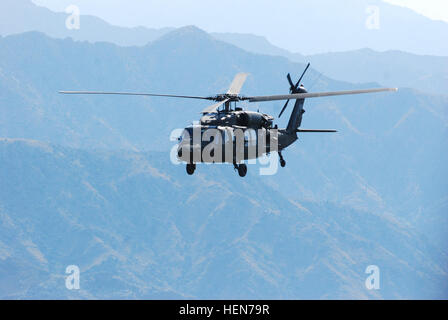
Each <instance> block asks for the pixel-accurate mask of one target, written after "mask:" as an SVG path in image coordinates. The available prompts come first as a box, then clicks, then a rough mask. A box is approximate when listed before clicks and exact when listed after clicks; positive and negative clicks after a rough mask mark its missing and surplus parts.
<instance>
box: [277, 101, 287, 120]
mask: <svg viewBox="0 0 448 320" xmlns="http://www.w3.org/2000/svg"><path fill="white" fill-rule="evenodd" d="M288 103H289V100H286V103H285V105H284V106H283V109H282V111H280V114H279V115H278V117H279V118H280V117H281V116H282V114H283V112H284V111H285V110H286V107H287V106H288Z"/></svg>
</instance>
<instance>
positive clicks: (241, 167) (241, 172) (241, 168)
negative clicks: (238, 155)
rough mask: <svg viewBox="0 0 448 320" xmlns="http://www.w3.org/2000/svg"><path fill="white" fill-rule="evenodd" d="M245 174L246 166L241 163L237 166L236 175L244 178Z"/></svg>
mask: <svg viewBox="0 0 448 320" xmlns="http://www.w3.org/2000/svg"><path fill="white" fill-rule="evenodd" d="M246 173H247V166H246V165H245V164H244V163H243V164H240V165H239V166H238V174H239V175H240V177H245V176H246Z"/></svg>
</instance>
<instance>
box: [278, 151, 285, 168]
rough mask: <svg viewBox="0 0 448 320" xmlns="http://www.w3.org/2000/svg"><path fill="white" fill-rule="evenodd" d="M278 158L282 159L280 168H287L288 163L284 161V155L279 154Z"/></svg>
mask: <svg viewBox="0 0 448 320" xmlns="http://www.w3.org/2000/svg"><path fill="white" fill-rule="evenodd" d="M278 156H279V157H280V166H281V167H282V168H284V167H285V166H286V161H285V159H283V155H282V153H281V152H279V153H278Z"/></svg>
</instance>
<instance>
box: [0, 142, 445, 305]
mask: <svg viewBox="0 0 448 320" xmlns="http://www.w3.org/2000/svg"><path fill="white" fill-rule="evenodd" d="M0 161H1V163H2V166H1V169H0V181H1V183H0V228H1V233H0V274H1V277H0V284H1V285H0V297H1V298H3V299H4V298H13V299H16V298H44V299H49V298H119V299H132V298H200V299H204V298H207V299H226V298H227V299H229V298H231V299H261V298H263V299H279V298H283V299H303V298H306V299H309V298H316V299H321V298H326V299H343V298H346V299H347V298H348V299H365V298H374V299H376V298H392V299H397V298H398V299H406V298H436V299H437V298H446V296H447V289H448V287H447V282H446V281H445V280H446V277H447V267H446V264H445V262H446V253H443V252H442V251H440V250H437V249H435V248H434V247H433V246H431V245H430V244H428V241H427V240H425V239H424V238H423V237H421V235H419V234H418V232H416V231H415V230H414V229H413V228H412V227H410V226H409V225H408V224H406V223H403V222H401V221H400V220H397V219H396V218H394V217H393V215H390V214H387V213H384V212H369V211H366V210H355V209H353V208H350V207H347V206H343V205H339V204H333V203H330V202H324V201H323V202H317V203H316V202H310V201H301V202H297V201H292V200H288V199H287V198H285V197H284V196H283V195H282V194H280V193H278V192H276V191H275V190H273V189H272V188H270V187H267V186H266V185H265V184H264V183H263V181H262V180H263V178H262V177H259V176H256V175H251V176H249V177H248V179H246V180H242V179H240V178H239V177H237V176H236V175H232V174H230V175H229V174H228V172H227V171H223V170H222V168H221V167H219V166H206V167H204V168H201V170H200V172H199V174H198V175H196V176H194V177H189V176H186V175H185V173H184V169H183V168H182V167H174V168H173V166H172V165H171V164H170V163H167V162H166V154H164V153H162V154H160V153H154V152H152V153H130V152H115V153H110V152H85V151H82V150H73V149H68V148H62V147H57V146H53V145H48V144H45V143H41V142H37V141H24V140H11V139H2V140H0ZM168 199H169V200H168ZM72 264H75V265H78V266H79V267H80V269H81V283H80V285H81V290H79V291H69V290H67V289H66V288H65V276H66V274H65V268H66V266H67V265H72ZM371 264H376V265H379V266H380V270H381V272H382V273H381V290H379V291H369V290H367V289H366V287H365V284H364V283H365V279H366V278H367V274H365V269H366V267H367V266H368V265H371Z"/></svg>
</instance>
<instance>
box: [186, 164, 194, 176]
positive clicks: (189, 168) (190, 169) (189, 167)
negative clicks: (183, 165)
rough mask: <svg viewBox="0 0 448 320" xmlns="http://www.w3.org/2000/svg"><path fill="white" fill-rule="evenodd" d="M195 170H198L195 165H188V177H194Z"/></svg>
mask: <svg viewBox="0 0 448 320" xmlns="http://www.w3.org/2000/svg"><path fill="white" fill-rule="evenodd" d="M194 170H196V164H194V163H187V173H188V175H190V176H191V175H192V174H193V173H194Z"/></svg>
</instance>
